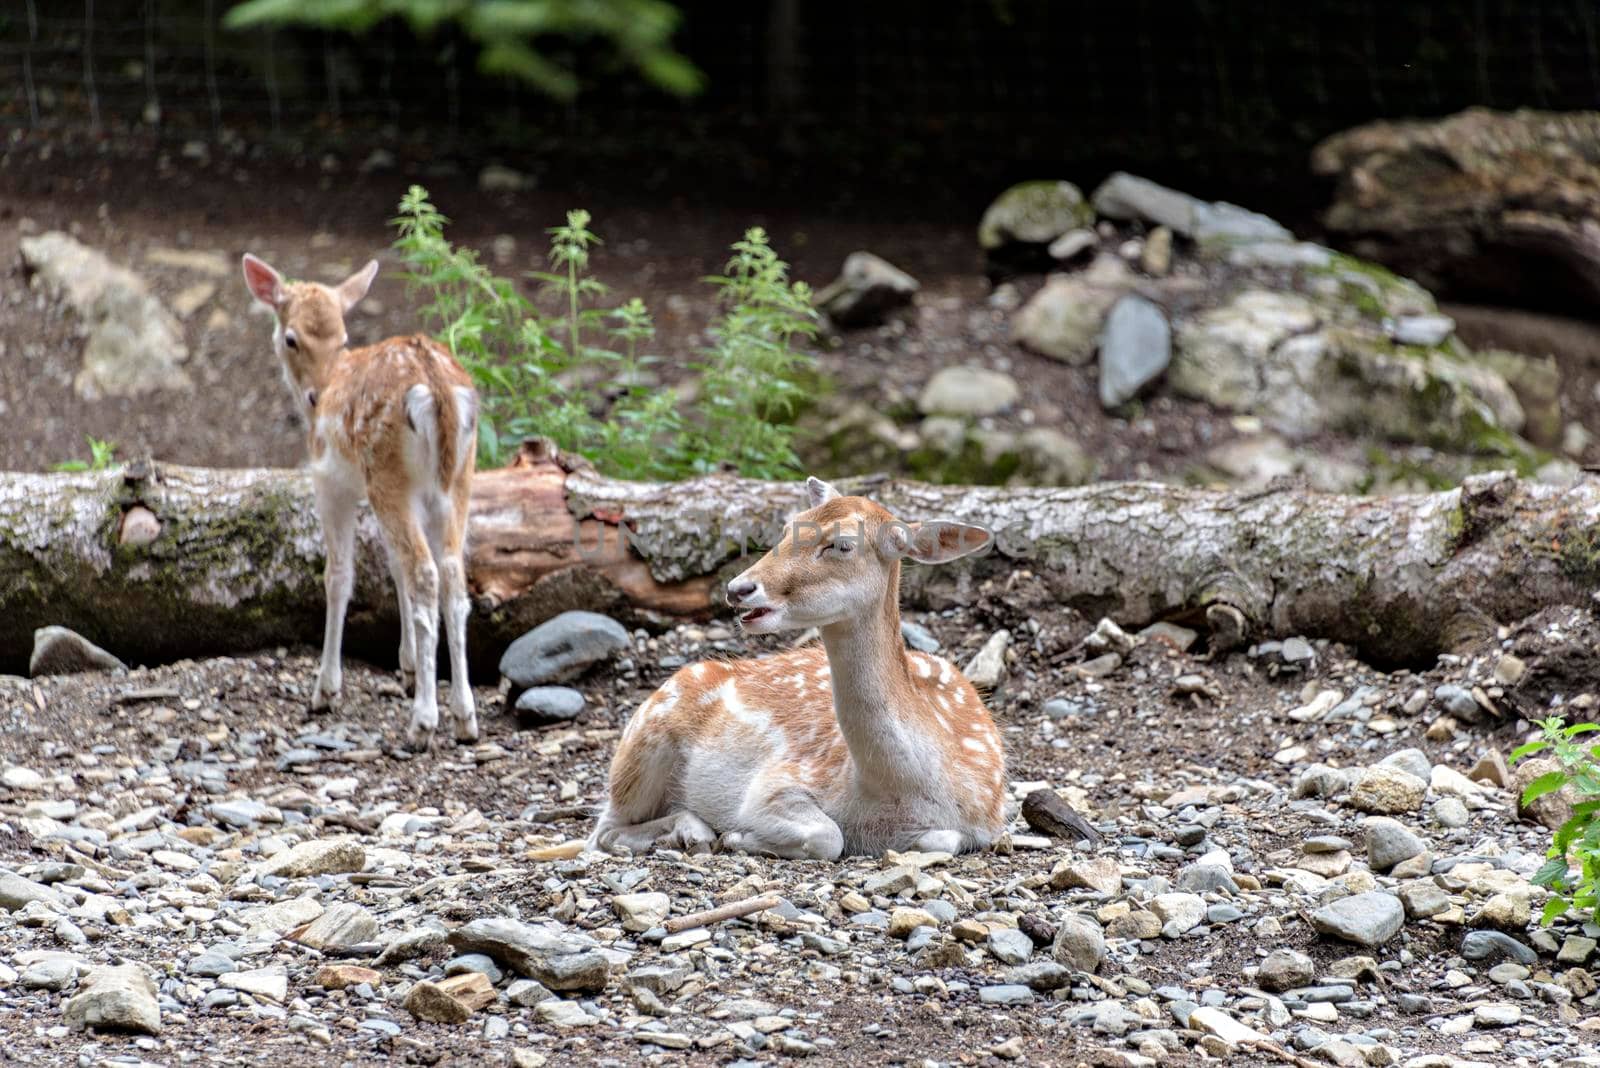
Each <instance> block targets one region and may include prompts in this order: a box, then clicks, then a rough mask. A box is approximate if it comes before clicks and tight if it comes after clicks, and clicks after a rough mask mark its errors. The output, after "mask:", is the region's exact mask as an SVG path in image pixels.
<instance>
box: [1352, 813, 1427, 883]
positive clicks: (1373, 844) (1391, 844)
mask: <svg viewBox="0 0 1600 1068" xmlns="http://www.w3.org/2000/svg"><path fill="white" fill-rule="evenodd" d="M1362 826H1363V827H1364V828H1365V829H1366V832H1367V862H1368V863H1369V864H1371V865H1372V870H1373V871H1388V870H1389V869H1390V868H1392V867H1394V866H1395V865H1396V864H1399V863H1400V862H1401V861H1402V860H1410V859H1411V858H1412V857H1414V856H1417V855H1418V854H1420V853H1422V852H1423V851H1425V850H1426V849H1427V848H1428V843H1427V842H1424V841H1423V840H1422V839H1421V838H1419V837H1417V835H1415V834H1413V833H1412V832H1411V831H1410V830H1409V829H1408V828H1407V827H1406V826H1405V824H1403V823H1401V822H1400V821H1399V820H1392V819H1389V818H1388V817H1387V816H1373V817H1371V818H1370V819H1367V820H1365V821H1363V823H1362Z"/></svg>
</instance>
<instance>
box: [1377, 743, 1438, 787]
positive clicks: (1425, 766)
mask: <svg viewBox="0 0 1600 1068" xmlns="http://www.w3.org/2000/svg"><path fill="white" fill-rule="evenodd" d="M1378 766H1379V767H1382V768H1399V769H1400V770H1401V771H1408V772H1410V773H1411V774H1413V775H1415V776H1416V777H1417V778H1419V779H1421V780H1422V781H1423V782H1427V781H1428V780H1429V779H1430V778H1431V777H1432V776H1433V761H1431V760H1429V759H1428V754H1427V753H1424V752H1423V751H1422V750H1420V749H1415V748H1412V749H1401V750H1399V751H1398V752H1394V753H1390V754H1389V755H1388V756H1386V757H1384V758H1383V759H1382V760H1380V761H1378Z"/></svg>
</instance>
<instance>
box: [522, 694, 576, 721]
mask: <svg viewBox="0 0 1600 1068" xmlns="http://www.w3.org/2000/svg"><path fill="white" fill-rule="evenodd" d="M583 703H584V702H583V694H581V693H579V692H578V691H577V690H574V689H571V688H570V687H567V686H534V687H532V688H531V689H527V690H523V691H522V693H521V694H519V695H518V696H517V704H516V708H517V712H518V714H519V717H520V718H521V719H522V720H523V721H524V722H533V723H536V724H538V725H541V726H543V725H546V724H552V723H566V722H568V721H570V720H574V719H577V718H578V714H579V713H580V712H582V711H583Z"/></svg>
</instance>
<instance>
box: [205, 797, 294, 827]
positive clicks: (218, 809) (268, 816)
mask: <svg viewBox="0 0 1600 1068" xmlns="http://www.w3.org/2000/svg"><path fill="white" fill-rule="evenodd" d="M206 814H207V815H209V816H210V817H211V818H212V819H214V820H216V821H217V822H218V823H221V824H223V825H225V826H228V827H248V826H250V825H251V824H253V823H257V822H259V821H261V820H274V821H276V820H281V819H282V818H283V814H282V813H281V812H279V811H278V810H277V809H275V808H273V807H272V806H271V805H269V804H266V803H265V802H262V801H253V800H250V799H248V798H243V799H234V800H231V801H213V802H212V803H211V804H209V805H207V806H206Z"/></svg>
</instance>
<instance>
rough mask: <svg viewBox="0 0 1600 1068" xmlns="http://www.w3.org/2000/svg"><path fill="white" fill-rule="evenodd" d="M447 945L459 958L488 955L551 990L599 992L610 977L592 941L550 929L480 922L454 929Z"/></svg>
mask: <svg viewBox="0 0 1600 1068" xmlns="http://www.w3.org/2000/svg"><path fill="white" fill-rule="evenodd" d="M449 942H450V944H451V945H452V946H454V947H455V948H456V949H457V950H459V951H461V952H463V953H487V954H488V955H489V956H491V957H493V958H494V959H495V960H497V961H499V962H500V963H501V964H504V965H506V966H507V967H509V968H511V969H512V970H513V971H516V972H517V973H519V974H521V975H525V976H527V977H528V978H530V979H537V980H538V981H539V982H541V983H543V984H544V985H545V986H547V987H549V988H550V989H551V990H556V991H566V990H582V991H588V992H598V991H600V990H604V989H605V987H606V983H607V982H608V981H609V979H610V976H611V961H610V960H609V958H607V957H606V955H605V954H604V953H602V952H600V951H599V948H598V943H596V942H595V941H594V939H592V938H589V937H588V936H587V935H581V934H578V933H577V932H573V931H564V930H560V929H558V928H554V927H536V926H534V925H532V924H526V923H521V922H519V921H517V920H512V919H507V918H505V917H499V916H493V917H485V918H482V919H477V920H473V921H471V922H470V923H466V924H463V925H462V926H460V927H458V928H456V929H455V930H454V931H452V932H451V933H450V937H449Z"/></svg>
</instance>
